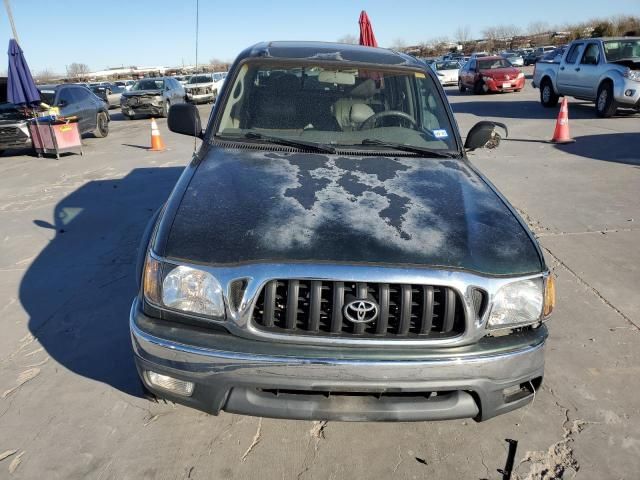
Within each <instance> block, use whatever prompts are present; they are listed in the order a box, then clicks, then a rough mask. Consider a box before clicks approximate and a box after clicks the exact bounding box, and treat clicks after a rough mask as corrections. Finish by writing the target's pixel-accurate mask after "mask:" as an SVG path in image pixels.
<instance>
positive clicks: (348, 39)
mask: <svg viewBox="0 0 640 480" xmlns="http://www.w3.org/2000/svg"><path fill="white" fill-rule="evenodd" d="M358 42H360V39H359V38H358V37H356V36H355V35H351V34H350V33H348V34H347V35H343V36H341V37H340V38H339V39H338V43H348V44H349V45H357V44H358Z"/></svg>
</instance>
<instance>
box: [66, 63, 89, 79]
mask: <svg viewBox="0 0 640 480" xmlns="http://www.w3.org/2000/svg"><path fill="white" fill-rule="evenodd" d="M88 74H89V65H87V64H86V63H75V62H74V63H72V64H71V65H67V77H69V78H84V77H86V76H87V75H88Z"/></svg>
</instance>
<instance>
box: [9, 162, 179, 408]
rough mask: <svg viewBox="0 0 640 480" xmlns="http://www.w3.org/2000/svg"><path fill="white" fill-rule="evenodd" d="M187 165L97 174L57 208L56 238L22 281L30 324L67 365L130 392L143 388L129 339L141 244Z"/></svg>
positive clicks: (42, 225) (39, 222) (38, 222)
mask: <svg viewBox="0 0 640 480" xmlns="http://www.w3.org/2000/svg"><path fill="white" fill-rule="evenodd" d="M181 172H182V168H179V167H172V168H139V169H135V170H133V171H131V173H129V174H128V175H127V176H126V177H124V178H122V179H118V180H96V181H91V182H88V183H86V184H84V185H83V186H82V187H80V188H79V189H77V190H76V191H74V192H73V193H71V194H70V195H68V196H67V197H65V198H64V199H63V200H61V201H60V202H59V203H58V204H57V205H56V207H55V211H54V218H55V221H54V224H50V223H49V222H47V221H45V220H42V219H33V221H34V223H35V225H37V226H38V227H40V228H45V229H55V231H56V234H55V237H54V238H53V240H51V241H50V243H49V244H48V245H47V246H46V247H45V248H44V250H42V252H40V254H39V255H38V256H37V257H36V259H35V260H34V261H33V263H32V264H31V266H30V267H29V269H28V270H27V272H26V273H25V275H24V277H23V278H22V282H21V284H20V301H21V303H22V305H23V307H24V309H25V310H26V311H27V313H28V314H29V316H30V319H29V330H30V331H31V333H32V334H33V336H34V337H36V338H37V339H38V341H39V342H40V344H41V345H42V346H43V347H44V349H45V350H46V351H47V352H48V354H49V355H50V356H51V357H52V358H53V359H55V360H56V362H58V363H59V364H60V365H62V366H64V367H65V368H67V369H69V370H70V371H72V372H74V373H77V374H78V375H82V376H84V377H87V378H90V379H92V380H95V381H98V382H103V383H106V384H109V385H111V386H112V387H114V388H117V389H119V390H121V391H123V392H126V393H129V394H131V395H138V396H140V395H141V394H142V391H141V389H140V386H139V383H138V378H137V373H136V370H135V366H134V363H133V357H132V352H131V341H130V338H129V328H128V319H129V307H130V305H131V300H132V298H133V297H134V295H135V293H136V288H137V287H136V281H135V278H134V277H135V275H134V272H135V263H136V253H137V249H138V244H139V241H140V238H141V236H142V233H143V231H144V228H145V227H146V225H147V222H148V220H149V219H150V217H151V216H152V215H153V213H154V212H155V211H156V210H157V209H158V208H159V207H160V206H161V204H162V203H163V202H164V201H165V199H166V198H167V197H168V195H169V193H170V191H171V189H172V188H173V185H174V184H175V182H176V181H177V179H178V177H179V175H180V173H181Z"/></svg>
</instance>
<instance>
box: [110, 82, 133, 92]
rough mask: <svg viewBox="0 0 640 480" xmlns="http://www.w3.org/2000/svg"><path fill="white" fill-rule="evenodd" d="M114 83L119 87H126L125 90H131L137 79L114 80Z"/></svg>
mask: <svg viewBox="0 0 640 480" xmlns="http://www.w3.org/2000/svg"><path fill="white" fill-rule="evenodd" d="M113 83H114V85H118V86H119V87H124V89H125V90H131V87H133V85H134V84H135V83H136V81H135V80H118V81H115V82H113Z"/></svg>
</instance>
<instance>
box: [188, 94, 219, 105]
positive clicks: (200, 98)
mask: <svg viewBox="0 0 640 480" xmlns="http://www.w3.org/2000/svg"><path fill="white" fill-rule="evenodd" d="M214 98H215V96H214V94H213V92H212V93H197V94H196V93H189V92H187V100H188V101H189V102H191V103H201V102H202V103H204V102H211V101H213V99H214Z"/></svg>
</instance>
